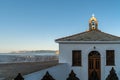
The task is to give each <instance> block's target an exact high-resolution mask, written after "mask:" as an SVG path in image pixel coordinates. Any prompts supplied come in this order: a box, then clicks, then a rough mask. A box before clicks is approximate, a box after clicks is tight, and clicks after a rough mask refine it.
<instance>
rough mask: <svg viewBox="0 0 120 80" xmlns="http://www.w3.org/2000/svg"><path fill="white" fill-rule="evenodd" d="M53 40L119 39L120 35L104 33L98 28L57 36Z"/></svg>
mask: <svg viewBox="0 0 120 80" xmlns="http://www.w3.org/2000/svg"><path fill="white" fill-rule="evenodd" d="M55 41H56V42H57V41H120V37H118V36H114V35H111V34H108V33H104V32H101V31H99V30H91V31H85V32H82V33H78V34H75V35H71V36H67V37H63V38H59V39H56V40H55Z"/></svg>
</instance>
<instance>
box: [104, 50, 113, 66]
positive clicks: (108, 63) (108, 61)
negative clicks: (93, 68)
mask: <svg viewBox="0 0 120 80" xmlns="http://www.w3.org/2000/svg"><path fill="white" fill-rule="evenodd" d="M106 66H115V50H106Z"/></svg>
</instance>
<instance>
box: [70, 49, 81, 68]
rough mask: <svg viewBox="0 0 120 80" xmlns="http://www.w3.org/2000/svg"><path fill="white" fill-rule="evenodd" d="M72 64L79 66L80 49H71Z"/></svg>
mask: <svg viewBox="0 0 120 80" xmlns="http://www.w3.org/2000/svg"><path fill="white" fill-rule="evenodd" d="M72 65H73V66H81V51H80V50H73V51H72Z"/></svg>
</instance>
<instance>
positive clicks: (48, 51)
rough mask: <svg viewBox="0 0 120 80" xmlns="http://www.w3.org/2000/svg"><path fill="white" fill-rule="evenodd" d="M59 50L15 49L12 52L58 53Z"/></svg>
mask: <svg viewBox="0 0 120 80" xmlns="http://www.w3.org/2000/svg"><path fill="white" fill-rule="evenodd" d="M57 52H58V50H33V51H14V52H11V53H57Z"/></svg>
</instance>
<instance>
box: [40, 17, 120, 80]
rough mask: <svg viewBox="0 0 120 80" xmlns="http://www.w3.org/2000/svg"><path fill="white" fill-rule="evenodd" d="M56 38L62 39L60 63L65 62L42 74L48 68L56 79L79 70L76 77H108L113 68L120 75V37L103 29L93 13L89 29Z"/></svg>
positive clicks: (64, 79) (87, 79)
mask: <svg viewBox="0 0 120 80" xmlns="http://www.w3.org/2000/svg"><path fill="white" fill-rule="evenodd" d="M55 42H57V43H59V52H60V54H59V63H63V64H59V65H57V66H55V67H52V68H49V69H46V70H44V71H43V72H42V74H43V73H44V74H45V72H46V71H48V72H49V73H50V74H51V76H52V77H53V78H54V79H55V80H70V79H69V78H68V77H69V76H70V75H71V74H76V75H75V77H76V80H78V79H79V80H105V79H106V78H107V76H108V75H109V72H110V70H111V69H113V68H114V69H115V71H116V74H117V76H118V78H119V79H120V37H118V36H114V35H111V34H108V33H105V32H102V31H101V30H100V29H99V26H98V21H97V19H96V18H95V17H94V16H92V17H91V18H90V20H89V29H88V30H87V31H85V32H82V33H78V34H75V35H71V36H67V37H63V38H59V39H56V40H55ZM113 71H114V70H113ZM93 76H94V78H95V77H96V79H93ZM41 79H42V78H41ZM71 80H72V79H71Z"/></svg>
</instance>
